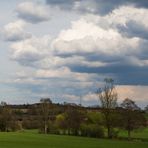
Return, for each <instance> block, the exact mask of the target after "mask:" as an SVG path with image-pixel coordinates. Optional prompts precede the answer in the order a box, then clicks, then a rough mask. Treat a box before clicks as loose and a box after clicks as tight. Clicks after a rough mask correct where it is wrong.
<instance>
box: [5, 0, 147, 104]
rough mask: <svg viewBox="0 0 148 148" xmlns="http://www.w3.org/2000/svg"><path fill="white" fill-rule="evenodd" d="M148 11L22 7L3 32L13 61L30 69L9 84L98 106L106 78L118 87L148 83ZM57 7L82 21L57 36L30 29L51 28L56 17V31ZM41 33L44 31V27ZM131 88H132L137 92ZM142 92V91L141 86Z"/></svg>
mask: <svg viewBox="0 0 148 148" xmlns="http://www.w3.org/2000/svg"><path fill="white" fill-rule="evenodd" d="M147 7H148V3H147V2H146V1H143V0H141V1H136V0H131V1H128V0H124V1H123V0H119V1H116V3H115V0H110V1H103V0H98V1H97V0H93V1H88V0H86V1H82V0H76V1H73V0H69V1H68V2H66V1H59V0H56V1H53V0H49V1H48V0H47V1H46V4H40V3H33V2H23V3H21V4H19V5H18V6H17V8H16V12H17V20H16V21H15V22H11V23H9V24H7V25H5V26H4V29H3V31H2V34H3V37H4V39H5V41H11V44H10V48H11V50H10V59H11V60H13V61H16V62H17V63H19V65H21V66H22V67H23V68H24V69H26V70H24V69H23V70H22V71H20V72H18V73H17V74H16V75H15V76H14V79H13V80H11V81H8V84H9V83H13V84H14V85H15V87H16V88H18V89H23V90H29V91H31V92H32V94H33V95H35V94H36V95H39V96H42V95H43V96H44V95H51V96H56V97H57V98H58V97H62V98H64V97H65V99H66V100H68V98H69V99H72V100H74V99H75V100H76V101H77V102H78V101H79V99H80V96H82V98H83V100H84V101H86V102H87V101H88V102H91V101H92V102H93V101H95V102H96V101H97V98H96V96H95V95H94V92H95V91H96V89H97V88H98V87H101V86H102V80H103V79H104V78H105V77H112V78H113V79H115V82H116V84H118V85H129V86H133V87H134V85H141V87H144V86H145V85H148V78H147V75H148V51H147V46H148V23H147V20H148V15H146V14H148V9H147ZM50 8H52V9H50ZM54 8H55V9H54ZM59 8H60V9H59ZM57 9H58V11H59V12H61V14H62V13H65V14H66V13H70V12H71V13H75V14H76V15H78V19H77V20H73V21H71V22H70V25H69V26H68V27H65V28H61V30H60V31H59V33H58V34H56V35H53V34H48V33H46V34H45V33H44V35H37V34H34V33H30V31H28V30H27V29H26V26H29V25H32V27H40V23H41V22H42V23H45V22H46V23H47V24H48V23H49V24H50V21H51V22H52V19H54V21H55V20H56V21H55V22H56V23H55V22H54V21H53V23H54V24H55V26H54V27H55V28H56V25H58V23H61V22H58V19H59V18H54V17H52V19H51V13H52V14H54V13H55V10H57ZM51 11H53V12H51ZM59 16H60V15H59ZM65 17H66V16H65ZM63 21H64V18H63ZM47 24H46V25H47ZM49 24H48V25H49ZM48 25H47V26H46V27H48ZM39 29H40V30H41V32H42V29H43V28H39ZM51 30H53V28H51ZM28 69H29V70H28ZM133 87H128V88H129V90H130V91H132V92H133V91H134V90H136V89H133ZM138 90H140V92H141V93H142V91H141V90H142V89H141V88H138ZM119 92H123V91H121V89H119ZM29 94H30V92H29ZM128 94H129V95H131V94H130V93H128ZM36 95H35V96H36ZM121 96H123V95H121ZM131 96H132V97H134V96H133V95H131ZM138 96H140V95H138ZM143 100H146V98H144V99H143Z"/></svg>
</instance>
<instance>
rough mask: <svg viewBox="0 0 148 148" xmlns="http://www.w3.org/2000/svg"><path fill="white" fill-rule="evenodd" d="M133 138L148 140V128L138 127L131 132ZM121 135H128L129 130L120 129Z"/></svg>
mask: <svg viewBox="0 0 148 148" xmlns="http://www.w3.org/2000/svg"><path fill="white" fill-rule="evenodd" d="M131 136H132V138H139V139H147V141H148V128H145V129H138V130H135V131H133V132H131ZM119 137H127V131H122V130H120V132H119Z"/></svg>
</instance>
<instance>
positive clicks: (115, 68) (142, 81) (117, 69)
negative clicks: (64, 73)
mask: <svg viewBox="0 0 148 148" xmlns="http://www.w3.org/2000/svg"><path fill="white" fill-rule="evenodd" d="M128 59H129V60H128ZM130 61H132V60H131V59H130V57H126V58H125V59H124V57H123V58H122V59H121V60H117V61H116V62H115V61H113V62H111V61H110V62H109V63H108V64H107V65H106V66H101V67H87V66H81V65H71V66H70V68H71V70H72V71H73V72H80V73H95V74H101V75H104V76H106V77H107V76H113V77H114V78H115V80H116V83H117V84H121V85H148V79H147V76H148V66H147V65H143V66H139V65H138V64H137V63H136V62H135V63H134V61H133V62H130Z"/></svg>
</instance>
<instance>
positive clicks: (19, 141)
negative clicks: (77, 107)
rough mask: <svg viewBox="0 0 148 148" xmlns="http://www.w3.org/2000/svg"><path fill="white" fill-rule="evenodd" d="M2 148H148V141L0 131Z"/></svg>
mask: <svg viewBox="0 0 148 148" xmlns="http://www.w3.org/2000/svg"><path fill="white" fill-rule="evenodd" d="M0 147H1V148H147V147H148V143H147V142H140V141H135V142H128V141H118V140H105V139H95V138H83V137H73V136H58V135H43V134H38V133H37V132H36V131H31V132H30V131H25V132H14V133H0Z"/></svg>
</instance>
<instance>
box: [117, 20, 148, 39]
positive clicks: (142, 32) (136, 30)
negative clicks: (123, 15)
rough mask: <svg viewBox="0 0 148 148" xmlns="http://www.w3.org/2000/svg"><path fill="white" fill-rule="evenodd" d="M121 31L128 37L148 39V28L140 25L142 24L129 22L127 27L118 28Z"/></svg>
mask: <svg viewBox="0 0 148 148" xmlns="http://www.w3.org/2000/svg"><path fill="white" fill-rule="evenodd" d="M118 29H119V31H120V32H121V33H122V34H123V35H125V36H127V37H139V38H143V39H146V40H147V39H148V28H146V27H145V26H144V25H142V24H140V22H139V23H138V22H136V21H129V22H127V23H126V26H118Z"/></svg>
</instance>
